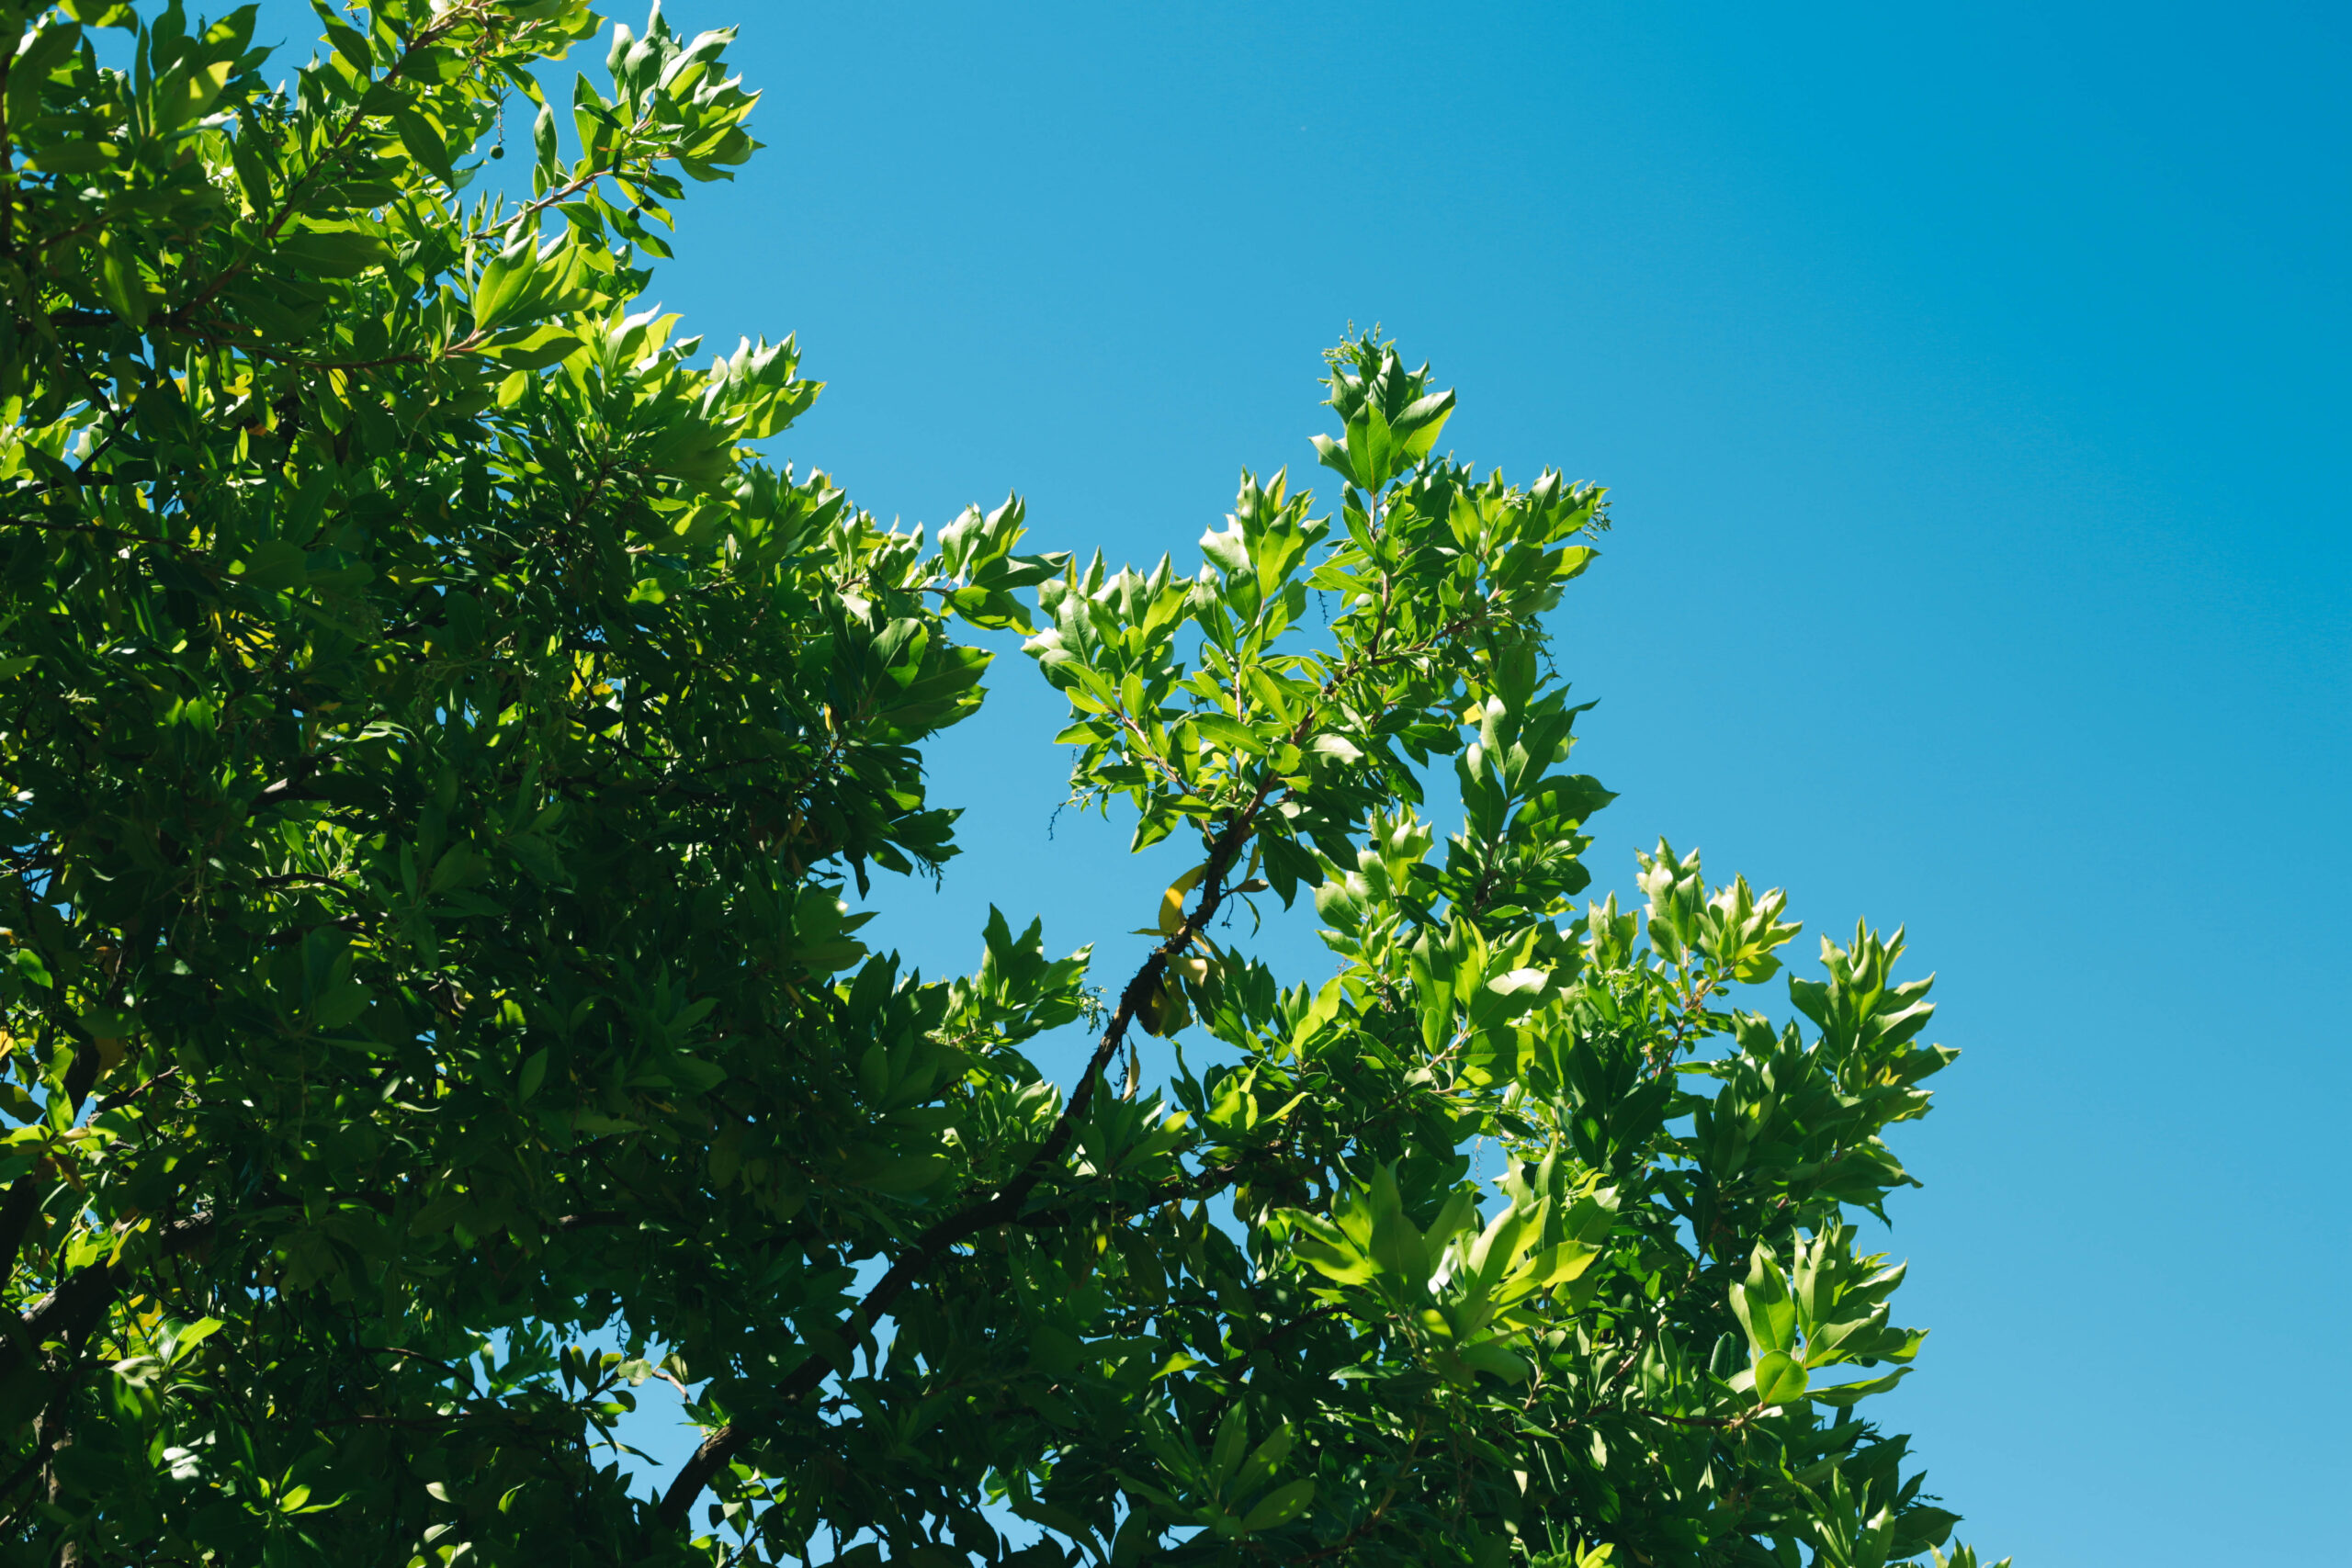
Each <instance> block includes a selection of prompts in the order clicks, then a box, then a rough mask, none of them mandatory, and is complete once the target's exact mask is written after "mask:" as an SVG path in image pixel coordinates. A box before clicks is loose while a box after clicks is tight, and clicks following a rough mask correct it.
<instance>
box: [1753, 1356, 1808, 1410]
mask: <svg viewBox="0 0 2352 1568" xmlns="http://www.w3.org/2000/svg"><path fill="white" fill-rule="evenodd" d="M1804 1392H1805V1371H1804V1367H1802V1366H1800V1365H1799V1364H1798V1362H1797V1359H1796V1358H1795V1357H1793V1356H1792V1355H1790V1354H1789V1353H1788V1352H1787V1351H1785V1350H1767V1351H1766V1352H1764V1354H1763V1355H1761V1356H1759V1357H1758V1358H1757V1360H1756V1403H1757V1404H1792V1403H1793V1402H1794V1401H1796V1400H1799V1399H1802V1398H1804Z"/></svg>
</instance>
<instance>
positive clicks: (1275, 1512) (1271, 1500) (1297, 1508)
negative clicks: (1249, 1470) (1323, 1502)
mask: <svg viewBox="0 0 2352 1568" xmlns="http://www.w3.org/2000/svg"><path fill="white" fill-rule="evenodd" d="M1314 1501H1315V1478H1314V1477H1313V1476H1311V1475H1306V1476H1301V1477H1300V1478H1299V1479H1297V1480H1296V1481H1291V1482H1285V1483H1283V1484H1282V1485H1280V1486H1277V1487H1275V1488H1274V1489H1273V1490H1272V1492H1269V1493H1267V1494H1266V1495H1265V1496H1264V1497H1262V1498H1261V1499H1260V1500H1259V1502H1258V1506H1256V1507H1254V1508H1251V1509H1250V1511H1249V1513H1247V1514H1245V1515H1243V1516H1242V1519H1241V1533H1242V1534H1244V1535H1255V1534H1256V1533H1258V1532H1259V1531H1260V1530H1270V1529H1274V1528H1275V1527H1276V1526H1277V1525H1286V1524H1288V1523H1290V1521H1291V1520H1293V1519H1295V1518H1296V1517H1298V1516H1299V1515H1301V1514H1303V1513H1305V1512H1306V1510H1307V1506H1309V1505H1310V1504H1312V1503H1313V1502H1314Z"/></svg>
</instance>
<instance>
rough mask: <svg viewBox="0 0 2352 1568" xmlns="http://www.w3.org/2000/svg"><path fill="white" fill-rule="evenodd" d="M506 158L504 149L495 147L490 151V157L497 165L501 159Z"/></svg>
mask: <svg viewBox="0 0 2352 1568" xmlns="http://www.w3.org/2000/svg"><path fill="white" fill-rule="evenodd" d="M504 156H506V149H505V148H503V147H493V148H492V149H491V150H490V157H491V161H492V163H496V162H497V161H498V160H499V159H501V158H503V157H504Z"/></svg>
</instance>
